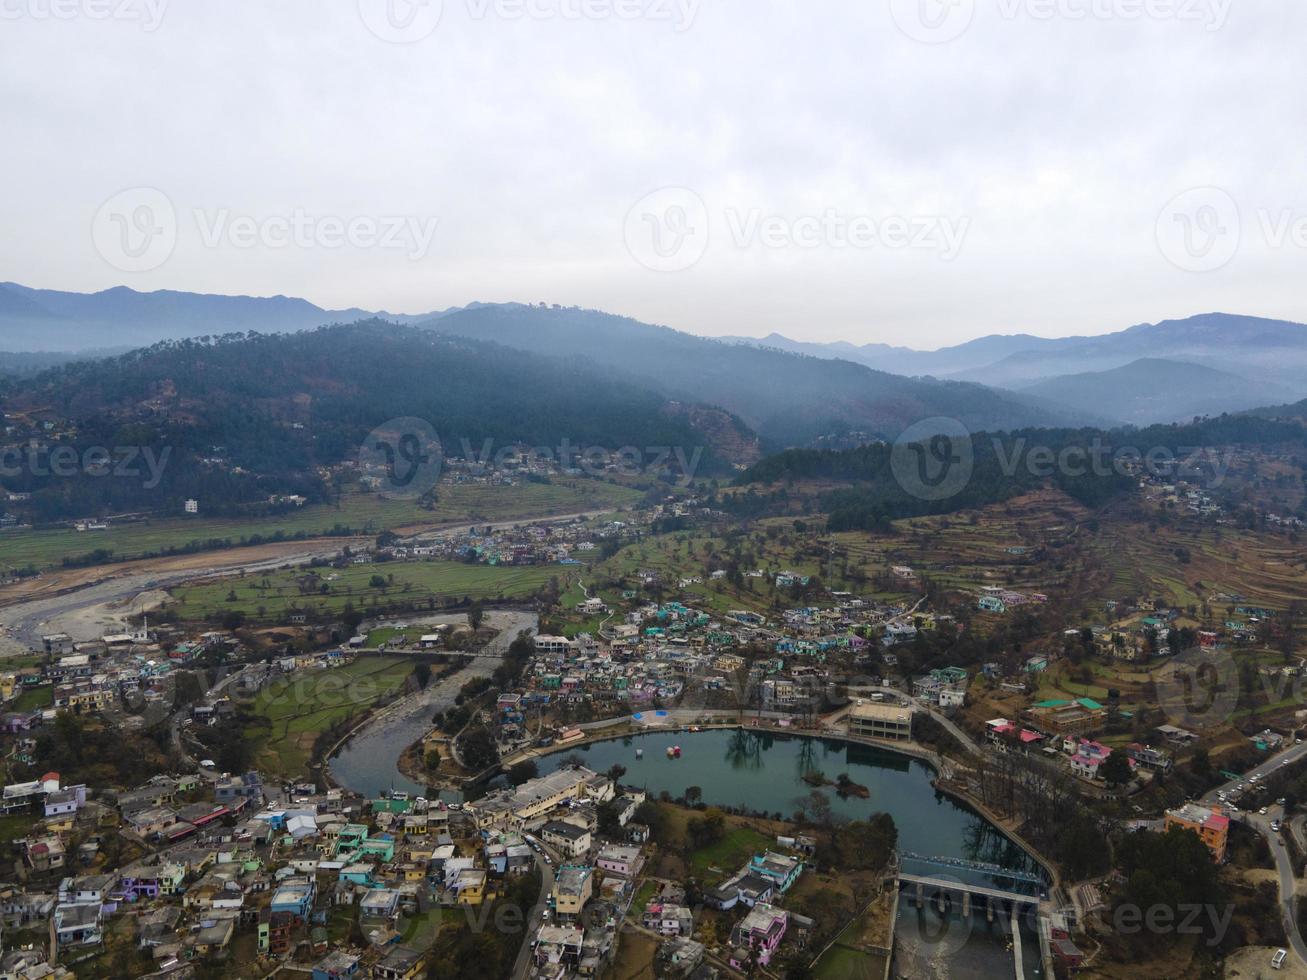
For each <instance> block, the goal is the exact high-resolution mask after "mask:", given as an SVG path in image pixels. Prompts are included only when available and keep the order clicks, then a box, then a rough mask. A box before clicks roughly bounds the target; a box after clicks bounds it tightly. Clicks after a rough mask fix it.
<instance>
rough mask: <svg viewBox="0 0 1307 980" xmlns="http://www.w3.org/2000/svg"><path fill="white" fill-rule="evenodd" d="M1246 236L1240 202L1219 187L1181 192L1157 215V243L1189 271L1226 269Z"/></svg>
mask: <svg viewBox="0 0 1307 980" xmlns="http://www.w3.org/2000/svg"><path fill="white" fill-rule="evenodd" d="M1242 237H1243V228H1242V222H1241V218H1240V215H1239V205H1238V203H1236V201H1235V199H1234V198H1233V197H1231V196H1230V194H1229V192H1228V191H1225V190H1222V189H1221V188H1219V187H1194V188H1191V189H1190V190H1187V191H1184V192H1183V193H1180V194H1177V195H1176V196H1175V197H1173V198H1171V200H1170V201H1169V202H1168V203H1167V205H1166V207H1164V208H1162V211H1161V213H1160V214H1159V215H1158V216H1157V246H1158V248H1159V249H1160V250H1161V252H1162V255H1163V256H1165V257H1166V259H1167V261H1169V262H1170V263H1171V264H1172V265H1174V266H1176V267H1177V268H1180V269H1183V270H1185V271H1186V272H1213V271H1215V270H1217V269H1221V268H1224V267H1225V266H1226V265H1228V264H1229V263H1230V261H1231V260H1232V259H1233V258H1234V256H1235V253H1236V252H1238V251H1239V244H1240V241H1241V240H1242Z"/></svg>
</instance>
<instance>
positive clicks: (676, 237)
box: [622, 187, 709, 272]
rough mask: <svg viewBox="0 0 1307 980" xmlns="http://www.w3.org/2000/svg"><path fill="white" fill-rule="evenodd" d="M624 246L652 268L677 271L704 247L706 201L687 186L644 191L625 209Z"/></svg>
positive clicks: (701, 253)
mask: <svg viewBox="0 0 1307 980" xmlns="http://www.w3.org/2000/svg"><path fill="white" fill-rule="evenodd" d="M622 235H623V238H624V239H625V241H626V250H627V251H628V252H630V253H631V256H632V257H633V258H634V259H635V260H636V261H637V262H639V263H640V264H641V265H643V266H645V267H646V268H648V269H652V270H653V271H655V272H681V271H683V270H685V269H688V268H690V267H691V266H692V265H694V264H696V263H697V262H698V261H699V260H700V259H701V258H703V256H704V253H705V252H707V251H708V235H709V219H708V205H707V204H705V203H704V200H703V198H702V197H700V196H699V195H698V194H697V193H696V192H694V191H692V190H690V189H689V188H688V187H664V188H661V189H660V190H656V191H653V192H652V193H649V194H646V195H645V196H644V197H642V198H640V200H638V201H636V202H635V204H633V205H632V206H631V209H630V210H629V211H627V212H626V220H625V221H624V222H623V225H622Z"/></svg>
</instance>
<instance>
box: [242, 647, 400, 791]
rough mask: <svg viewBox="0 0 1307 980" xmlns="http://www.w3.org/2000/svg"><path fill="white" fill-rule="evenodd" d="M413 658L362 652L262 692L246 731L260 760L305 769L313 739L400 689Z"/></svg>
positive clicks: (271, 768) (294, 772) (263, 766)
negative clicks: (349, 660)
mask: <svg viewBox="0 0 1307 980" xmlns="http://www.w3.org/2000/svg"><path fill="white" fill-rule="evenodd" d="M413 663H414V662H413V661H411V660H403V659H400V658H398V657H360V658H359V659H357V660H355V661H353V662H352V663H349V664H346V665H345V666H344V667H337V668H335V669H332V670H315V671H308V672H305V673H301V674H296V675H294V676H292V677H290V678H287V679H286V680H284V681H277V682H275V683H273V684H269V685H268V686H267V687H265V688H264V689H263V690H262V691H260V692H259V694H258V697H257V698H256V699H255V701H254V706H253V709H252V712H251V713H252V714H254V715H255V716H256V717H258V718H259V719H260V721H261V722H262V723H257V722H256V723H254V724H252V725H251V726H250V728H249V730H248V731H247V733H246V737H247V738H249V739H250V740H251V741H252V742H253V743H254V759H255V765H256V766H257V767H258V768H259V769H260V770H261V771H264V772H271V773H276V774H281V775H287V776H300V775H303V773H304V771H305V769H306V767H307V766H308V763H309V757H310V756H311V755H312V752H313V743H314V741H315V740H316V739H317V737H318V736H319V735H321V734H322V733H323V732H325V731H326V730H327V729H328V728H330V727H331V726H332V725H334V724H336V723H337V722H339V721H341V720H342V719H345V718H349V717H351V716H353V715H355V714H358V713H360V712H362V711H363V710H365V709H366V708H368V707H370V706H371V705H372V704H374V703H376V702H377V701H379V700H380V699H382V698H383V697H385V696H386V695H388V694H391V693H392V692H395V691H397V690H399V689H400V688H401V687H402V686H403V684H404V682H405V681H406V680H407V679H408V677H409V675H410V674H412V672H413Z"/></svg>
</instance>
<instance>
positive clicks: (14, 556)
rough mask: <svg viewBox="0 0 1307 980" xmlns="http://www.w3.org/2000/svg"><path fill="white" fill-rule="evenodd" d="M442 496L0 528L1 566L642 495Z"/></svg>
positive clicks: (589, 489)
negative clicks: (429, 503)
mask: <svg viewBox="0 0 1307 980" xmlns="http://www.w3.org/2000/svg"><path fill="white" fill-rule="evenodd" d="M439 497H440V499H439V500H438V501H437V503H436V505H435V506H434V508H432V509H430V510H427V509H424V508H421V507H419V506H418V505H417V504H416V502H414V501H411V500H389V499H385V498H382V497H378V496H375V495H372V494H350V495H347V496H345V497H344V498H342V500H341V503H340V506H339V507H336V506H327V505H318V506H309V507H303V508H300V509H298V510H294V511H291V512H289V513H285V514H279V515H274V516H270V517H260V518H252V519H237V518H206V517H204V515H203V513H201V514H199V515H196V516H194V517H191V518H181V517H175V518H162V519H148V520H143V521H136V522H132V523H122V524H114V523H113V522H110V526H109V527H108V528H107V529H105V530H103V531H77V530H75V529H74V528H71V527H59V528H48V529H41V528H38V529H32V530H26V529H24V530H16V531H5V532H0V567H8V566H12V567H15V568H24V567H27V566H29V565H31V566H34V567H36V568H38V569H40V568H51V567H57V566H59V565H60V564H61V563H62V562H63V561H64V559H77V558H79V557H81V556H83V555H87V554H89V553H91V552H94V551H99V550H104V551H107V552H109V553H110V560H112V561H119V560H125V559H129V558H144V557H150V556H154V555H162V554H168V553H171V552H176V551H178V550H181V549H185V548H188V547H191V546H195V545H207V544H208V543H210V542H222V543H223V544H222V545H220V546H221V547H239V546H241V545H244V544H249V543H251V539H252V538H254V537H255V536H256V535H257V536H259V537H262V538H264V539H266V538H268V537H271V536H273V535H278V534H280V535H282V536H285V537H296V536H299V537H305V538H312V537H320V536H323V535H327V534H331V533H333V532H334V531H336V530H339V529H346V528H348V529H349V530H350V531H352V532H353V533H356V534H360V535H371V534H377V533H378V532H380V531H384V530H387V529H401V528H418V527H422V526H434V525H440V524H458V523H463V522H466V523H476V522H478V521H488V522H489V521H506V520H518V519H525V518H532V517H548V516H550V515H552V514H567V513H579V512H582V511H589V510H599V509H602V508H606V507H613V508H617V507H621V506H623V505H626V504H629V503H631V502H633V501H635V500H638V499H639V497H640V494H639V492H638V491H636V490H632V489H631V488H629V487H625V486H621V485H619V484H613V483H603V482H600V481H597V480H574V481H569V482H567V483H548V484H544V483H525V484H522V485H520V486H470V485H462V484H458V485H453V486H441V487H440V488H439ZM201 508H203V501H201Z"/></svg>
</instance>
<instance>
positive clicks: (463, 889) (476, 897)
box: [449, 868, 486, 905]
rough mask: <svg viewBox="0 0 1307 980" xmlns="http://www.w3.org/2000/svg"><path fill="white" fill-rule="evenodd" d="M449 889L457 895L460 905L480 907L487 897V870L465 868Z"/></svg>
mask: <svg viewBox="0 0 1307 980" xmlns="http://www.w3.org/2000/svg"><path fill="white" fill-rule="evenodd" d="M449 887H450V888H451V889H453V890H454V891H455V892H456V893H457V895H458V904H459V905H480V904H481V903H482V902H483V901H484V900H485V897H486V872H485V869H483V868H463V869H462V870H461V871H459V872H458V876H457V877H456V878H455V879H454V880H453V881H452V882H451V883H450V886H449Z"/></svg>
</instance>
